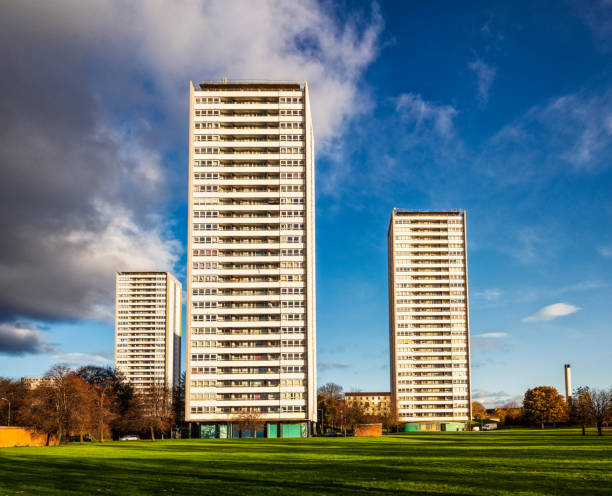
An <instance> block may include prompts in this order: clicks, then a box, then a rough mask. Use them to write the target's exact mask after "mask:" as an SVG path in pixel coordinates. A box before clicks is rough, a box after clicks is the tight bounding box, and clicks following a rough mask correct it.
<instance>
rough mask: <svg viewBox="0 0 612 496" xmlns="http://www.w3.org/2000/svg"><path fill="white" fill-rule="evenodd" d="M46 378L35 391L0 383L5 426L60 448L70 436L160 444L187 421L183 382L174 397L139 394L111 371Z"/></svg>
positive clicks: (91, 369)
mask: <svg viewBox="0 0 612 496" xmlns="http://www.w3.org/2000/svg"><path fill="white" fill-rule="evenodd" d="M45 377H46V378H48V380H45V381H43V382H41V383H40V385H38V386H37V387H35V388H32V389H28V388H27V387H26V386H25V385H23V384H22V383H21V382H18V381H11V380H10V379H0V397H3V398H6V399H7V400H8V401H10V407H11V414H10V415H11V418H10V419H9V418H8V409H7V408H6V406H5V405H0V409H1V408H2V407H4V409H3V410H0V411H2V412H3V413H4V415H3V417H4V418H5V419H6V422H5V423H4V425H7V424H8V423H9V422H10V425H17V426H22V427H29V428H33V429H36V430H38V431H39V432H43V433H46V434H47V439H48V440H50V439H52V438H55V439H57V441H58V442H60V441H61V440H64V439H66V438H68V437H70V436H78V437H79V440H80V441H81V442H83V440H84V439H91V440H95V441H100V442H103V441H104V440H107V439H109V438H114V439H117V438H118V437H120V436H122V435H124V434H128V433H130V434H141V435H147V436H150V438H151V439H152V440H155V437H156V436H161V437H162V438H163V437H165V436H166V435H168V434H170V432H171V428H172V426H173V425H174V423H175V421H177V420H180V419H183V416H184V414H183V411H182V408H183V405H184V400H183V395H184V378H183V381H182V382H181V386H180V387H179V388H178V390H175V391H170V390H169V389H168V388H166V387H164V386H159V385H152V386H149V387H147V388H146V389H144V390H140V391H136V390H135V389H134V388H133V387H132V386H131V385H130V384H129V383H128V382H126V381H125V380H124V378H123V377H122V376H121V374H120V373H118V372H117V371H115V370H113V369H112V368H111V367H95V366H87V367H81V368H79V369H76V370H73V369H70V368H68V367H65V366H62V365H56V366H54V367H53V368H52V369H51V370H49V372H47V374H46V375H45ZM0 418H2V417H0Z"/></svg>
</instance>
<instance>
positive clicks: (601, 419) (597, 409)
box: [592, 389, 612, 436]
mask: <svg viewBox="0 0 612 496" xmlns="http://www.w3.org/2000/svg"><path fill="white" fill-rule="evenodd" d="M592 404H593V417H594V419H595V422H596V424H597V434H599V435H600V436H602V435H603V432H602V427H603V425H604V424H605V423H607V422H609V421H610V419H611V418H612V391H611V390H609V389H608V390H606V389H600V390H595V391H593V393H592Z"/></svg>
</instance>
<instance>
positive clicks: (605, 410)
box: [472, 386, 612, 436]
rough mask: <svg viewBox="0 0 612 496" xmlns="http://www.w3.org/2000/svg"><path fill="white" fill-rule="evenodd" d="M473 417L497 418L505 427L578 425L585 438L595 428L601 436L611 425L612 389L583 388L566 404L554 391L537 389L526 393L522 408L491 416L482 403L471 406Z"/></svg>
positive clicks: (506, 408) (504, 409)
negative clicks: (587, 432) (590, 427)
mask: <svg viewBox="0 0 612 496" xmlns="http://www.w3.org/2000/svg"><path fill="white" fill-rule="evenodd" d="M472 417H473V418H474V419H476V420H484V419H486V418H498V419H499V420H500V421H501V422H502V423H503V424H504V425H508V426H538V427H540V429H544V427H545V426H546V425H552V426H556V425H559V424H568V425H578V426H580V427H582V435H586V428H587V427H589V426H595V427H597V433H598V434H599V435H600V436H601V435H602V434H603V431H602V429H603V427H604V426H607V425H609V424H611V423H612V389H591V388H589V387H588V386H582V387H579V388H577V389H575V390H574V393H573V394H572V397H571V398H570V399H569V401H566V398H565V397H564V396H563V395H561V394H559V392H558V391H557V390H556V389H555V388H554V387H550V386H537V387H534V388H532V389H528V390H527V391H526V392H525V395H524V397H523V403H522V405H518V404H511V405H505V406H502V407H499V408H495V410H493V412H492V413H491V415H488V414H487V411H486V409H485V408H484V406H483V405H482V404H481V403H478V402H476V401H475V402H472Z"/></svg>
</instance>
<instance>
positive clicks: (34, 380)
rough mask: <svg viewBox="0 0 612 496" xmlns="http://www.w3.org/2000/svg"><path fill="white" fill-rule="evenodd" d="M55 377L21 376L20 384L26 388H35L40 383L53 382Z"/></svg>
mask: <svg viewBox="0 0 612 496" xmlns="http://www.w3.org/2000/svg"><path fill="white" fill-rule="evenodd" d="M54 381H55V377H22V378H21V384H23V385H24V386H25V387H26V388H28V389H36V388H37V387H38V386H40V385H41V384H53V382H54Z"/></svg>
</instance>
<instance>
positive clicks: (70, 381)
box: [66, 374, 96, 444]
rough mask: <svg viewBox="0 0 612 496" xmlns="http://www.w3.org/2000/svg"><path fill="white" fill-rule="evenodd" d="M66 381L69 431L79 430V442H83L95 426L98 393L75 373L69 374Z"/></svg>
mask: <svg viewBox="0 0 612 496" xmlns="http://www.w3.org/2000/svg"><path fill="white" fill-rule="evenodd" d="M66 383H67V388H66V389H67V391H68V397H67V399H66V402H67V406H66V408H67V410H68V412H67V419H68V425H67V430H68V432H69V433H73V432H77V433H78V435H79V442H80V443H81V444H83V436H84V435H85V434H90V433H91V431H92V430H93V429H94V428H95V418H94V411H95V405H96V395H95V392H94V390H93V389H92V387H91V386H90V385H89V384H88V383H87V382H85V381H84V380H83V379H81V378H80V377H79V376H77V375H75V374H69V375H68V376H67V377H66Z"/></svg>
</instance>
